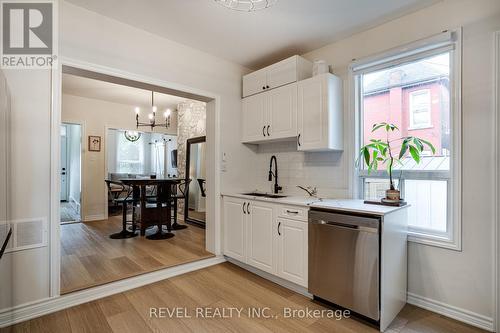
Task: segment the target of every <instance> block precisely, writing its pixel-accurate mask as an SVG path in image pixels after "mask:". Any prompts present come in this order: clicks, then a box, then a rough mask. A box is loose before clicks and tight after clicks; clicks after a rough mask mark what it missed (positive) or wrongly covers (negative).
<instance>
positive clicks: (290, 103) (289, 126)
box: [265, 83, 297, 139]
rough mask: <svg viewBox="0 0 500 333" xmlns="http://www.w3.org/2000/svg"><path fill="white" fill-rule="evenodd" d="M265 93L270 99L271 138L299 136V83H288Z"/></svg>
mask: <svg viewBox="0 0 500 333" xmlns="http://www.w3.org/2000/svg"><path fill="white" fill-rule="evenodd" d="M265 94H267V95H268V99H269V101H268V103H269V116H268V119H269V121H268V122H269V124H268V126H269V134H270V138H271V139H284V138H292V137H294V136H297V83H291V84H287V85H286V86H283V87H279V88H277V89H273V90H270V91H268V92H266V93H265ZM266 131H267V127H266ZM266 134H267V133H266Z"/></svg>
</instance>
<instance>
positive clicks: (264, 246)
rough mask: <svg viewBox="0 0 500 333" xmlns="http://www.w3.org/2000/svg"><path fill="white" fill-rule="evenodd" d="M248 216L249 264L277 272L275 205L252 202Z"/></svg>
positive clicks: (270, 271)
mask: <svg viewBox="0 0 500 333" xmlns="http://www.w3.org/2000/svg"><path fill="white" fill-rule="evenodd" d="M249 212H250V214H248V216H247V236H246V239H247V264H249V265H251V266H254V267H256V268H258V269H260V270H263V271H265V272H268V273H272V274H275V273H276V266H277V265H276V255H275V253H276V244H275V241H274V232H273V231H274V230H273V229H274V228H273V226H274V223H273V221H274V218H273V215H274V214H273V206H272V205H269V204H265V203H262V202H258V201H252V202H250V209H249Z"/></svg>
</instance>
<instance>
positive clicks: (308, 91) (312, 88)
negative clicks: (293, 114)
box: [297, 76, 328, 150]
mask: <svg viewBox="0 0 500 333" xmlns="http://www.w3.org/2000/svg"><path fill="white" fill-rule="evenodd" d="M297 90H298V108H297V118H298V119H297V122H298V123H297V126H298V131H297V132H298V133H297V146H298V150H320V149H325V148H327V147H328V132H327V131H328V109H327V108H328V105H327V101H328V96H327V87H326V82H325V80H324V78H323V77H322V76H317V77H313V78H310V79H307V80H303V81H300V82H299V83H298V88H297Z"/></svg>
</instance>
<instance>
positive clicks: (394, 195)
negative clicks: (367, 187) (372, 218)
mask: <svg viewBox="0 0 500 333" xmlns="http://www.w3.org/2000/svg"><path fill="white" fill-rule="evenodd" d="M385 198H386V199H387V200H394V201H398V200H399V199H400V198H401V193H400V192H399V191H398V190H386V191H385Z"/></svg>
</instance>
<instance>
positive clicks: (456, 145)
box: [349, 28, 462, 251]
mask: <svg viewBox="0 0 500 333" xmlns="http://www.w3.org/2000/svg"><path fill="white" fill-rule="evenodd" d="M446 51H450V124H451V128H452V131H451V157H450V171H444V172H443V171H425V172H422V171H411V170H405V171H403V175H402V178H403V179H404V178H406V179H426V180H443V179H448V200H447V232H446V233H443V234H440V233H437V232H429V231H428V230H419V229H417V228H409V230H408V240H409V241H410V242H414V243H419V244H425V245H430V246H437V247H442V248H446V249H451V250H456V251H461V250H462V211H461V203H462V184H461V178H462V165H461V163H462V162H461V161H462V158H461V155H462V145H461V142H462V137H461V135H462V110H461V105H462V100H461V82H462V80H461V70H462V31H461V28H459V29H454V30H451V31H444V32H442V33H440V34H438V35H435V36H432V37H429V38H426V39H422V40H419V41H416V42H414V43H410V44H407V45H404V46H401V47H397V48H394V49H391V50H388V51H386V52H383V53H381V54H378V55H375V56H371V57H367V58H365V59H360V60H354V61H353V63H352V64H351V66H350V70H349V81H350V95H351V96H350V98H351V102H350V111H351V114H353V117H351V121H353V122H354V123H353V124H352V128H354V132H355V135H354V138H351V142H352V146H353V147H354V151H353V155H352V156H353V159H355V158H357V152H358V151H359V148H360V147H361V137H362V132H363V131H362V128H363V123H362V117H361V115H362V111H363V110H362V105H363V104H362V96H361V91H362V90H361V85H362V82H361V81H362V79H361V74H363V73H366V72H372V71H376V70H381V69H384V68H387V67H390V66H397V65H399V64H403V63H407V62H409V61H412V60H417V59H421V58H424V57H429V56H433V55H437V54H440V53H444V52H446ZM353 174H354V176H353V185H352V186H353V196H354V197H358V198H362V197H363V195H364V190H363V178H387V174H386V172H385V171H377V172H372V173H370V175H368V174H367V172H366V171H365V170H360V169H359V168H355V171H354V173H353ZM398 176H399V175H398Z"/></svg>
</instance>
